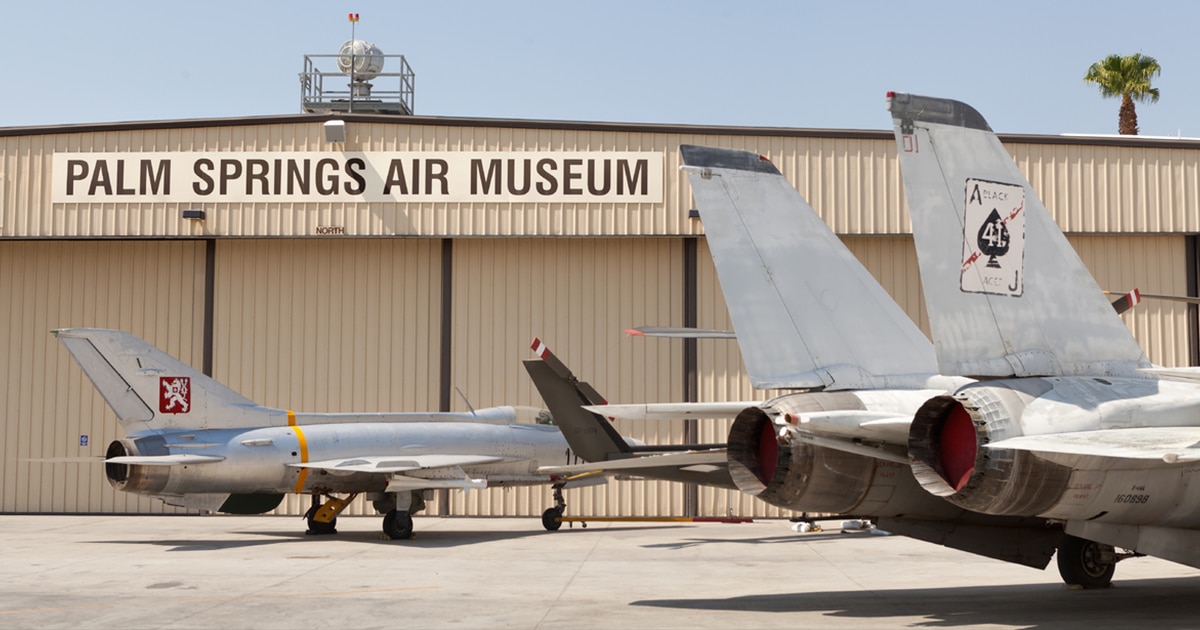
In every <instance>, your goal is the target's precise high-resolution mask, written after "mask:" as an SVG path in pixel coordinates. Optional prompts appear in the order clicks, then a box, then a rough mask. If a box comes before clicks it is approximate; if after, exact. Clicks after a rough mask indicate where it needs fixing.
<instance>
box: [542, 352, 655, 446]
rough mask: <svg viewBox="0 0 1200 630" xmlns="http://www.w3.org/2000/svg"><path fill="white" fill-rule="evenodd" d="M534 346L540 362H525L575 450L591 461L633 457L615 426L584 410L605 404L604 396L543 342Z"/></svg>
mask: <svg viewBox="0 0 1200 630" xmlns="http://www.w3.org/2000/svg"><path fill="white" fill-rule="evenodd" d="M531 347H532V348H533V352H534V354H536V355H537V356H538V359H533V360H529V361H524V362H523V363H524V365H525V370H526V371H527V372H529V378H530V379H532V380H533V385H534V386H535V387H537V390H538V393H539V394H541V396H542V400H543V401H544V402H545V403H546V407H547V408H548V409H549V410H550V413H551V414H552V415H553V416H554V424H556V425H557V426H558V428H559V429H560V430H562V433H563V437H564V438H566V440H567V444H569V445H570V446H571V450H573V451H575V453H576V454H577V455H579V456H580V457H582V458H583V459H584V460H586V461H589V462H600V461H604V460H607V459H612V458H614V457H622V456H628V455H629V454H632V452H633V449H632V448H631V447H630V445H629V443H627V442H626V441H625V439H624V438H622V437H621V434H620V433H617V430H616V429H615V428H613V426H612V423H610V422H609V421H608V420H606V419H604V418H603V417H601V416H599V415H597V414H594V413H592V412H590V411H587V410H586V409H584V408H583V405H603V404H605V403H606V401H605V400H604V397H603V396H601V395H600V393H599V392H597V391H596V390H595V389H594V388H593V387H592V386H591V385H588V384H587V383H585V382H583V381H580V380H579V379H578V378H576V377H575V375H574V374H572V373H571V370H570V369H569V368H567V366H566V365H564V364H563V362H562V361H560V360H559V359H558V357H556V356H554V353H552V352H550V349H549V348H547V347H546V344H544V343H542V342H541V340H540V339H537V338H535V339H534V340H533V344H532V345H531Z"/></svg>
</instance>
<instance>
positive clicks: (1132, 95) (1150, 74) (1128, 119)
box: [1083, 53, 1162, 136]
mask: <svg viewBox="0 0 1200 630" xmlns="http://www.w3.org/2000/svg"><path fill="white" fill-rule="evenodd" d="M1161 73H1162V67H1161V66H1159V65H1158V61H1157V60H1156V59H1154V57H1147V56H1145V55H1142V54H1138V53H1135V54H1132V55H1125V56H1124V57H1122V56H1121V55H1109V56H1107V57H1105V58H1104V59H1101V60H1100V61H1097V62H1096V63H1094V64H1092V67H1090V68H1088V71H1087V74H1085V75H1084V76H1083V80H1084V82H1086V83H1095V84H1096V86H1097V87H1099V88H1100V96H1103V97H1104V98H1113V97H1117V96H1119V97H1121V110H1120V114H1119V117H1118V119H1117V132H1118V133H1120V134H1123V135H1128V136H1136V135H1137V132H1138V124H1137V110H1135V109H1134V107H1133V102H1134V101H1135V100H1136V101H1141V102H1143V103H1145V102H1146V101H1149V102H1151V103H1157V102H1158V88H1156V87H1150V79H1153V78H1154V77H1156V76H1158V75H1159V74H1161Z"/></svg>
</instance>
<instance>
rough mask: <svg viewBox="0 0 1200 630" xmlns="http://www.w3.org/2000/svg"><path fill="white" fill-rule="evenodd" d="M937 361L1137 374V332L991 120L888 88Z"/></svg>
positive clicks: (987, 370)
mask: <svg viewBox="0 0 1200 630" xmlns="http://www.w3.org/2000/svg"><path fill="white" fill-rule="evenodd" d="M888 109H889V111H891V112H892V118H893V123H894V127H895V135H896V144H897V148H898V152H899V155H900V165H901V169H902V172H903V176H904V188H905V192H906V194H907V196H908V205H909V211H910V213H911V215H912V222H913V236H914V239H915V241H916V245H917V258H918V261H919V264H920V267H921V282H922V285H923V288H924V291H925V302H926V305H927V306H928V312H929V323H930V328H931V330H932V333H933V338H934V342H935V346H936V348H937V360H938V365H939V367H940V368H941V372H942V373H943V374H947V375H961V376H1000V377H1004V376H1051V375H1057V376H1063V375H1090V376H1098V375H1114V376H1115V375H1135V374H1136V373H1137V370H1138V369H1139V368H1141V367H1147V366H1149V362H1148V361H1147V360H1146V356H1145V354H1144V353H1143V352H1142V350H1141V348H1140V347H1138V344H1137V342H1136V341H1135V340H1134V338H1133V335H1131V334H1130V332H1129V329H1128V328H1126V326H1125V324H1124V322H1122V321H1121V319H1120V318H1119V317H1118V316H1117V314H1116V312H1115V311H1114V307H1113V306H1112V305H1110V304H1109V302H1108V300H1107V299H1105V297H1104V294H1103V293H1102V292H1101V290H1100V287H1099V286H1098V285H1097V284H1096V281H1095V280H1094V279H1093V278H1092V275H1091V273H1090V272H1089V271H1088V269H1087V267H1086V266H1084V264H1083V262H1082V261H1081V260H1080V259H1079V256H1078V254H1076V252H1075V250H1074V248H1072V247H1071V244H1070V243H1069V242H1068V241H1067V239H1066V237H1065V236H1063V233H1062V231H1061V230H1060V229H1059V227H1058V225H1057V224H1055V222H1054V220H1053V219H1052V218H1051V217H1050V213H1049V212H1048V211H1047V210H1046V208H1045V206H1044V205H1042V202H1041V200H1040V199H1038V196H1037V194H1036V193H1035V192H1034V191H1033V189H1032V187H1031V186H1030V184H1029V182H1028V181H1027V180H1026V178H1025V176H1024V175H1022V174H1021V171H1020V169H1018V168H1017V165H1016V163H1015V162H1014V161H1013V159H1012V156H1011V155H1009V153H1008V151H1006V150H1005V148H1004V146H1003V145H1001V144H1000V140H999V139H998V138H997V137H996V134H995V133H993V132H992V130H991V128H990V127H989V126H988V124H987V121H985V120H984V118H983V116H982V115H980V114H979V112H977V111H976V110H975V109H973V108H971V107H970V106H969V105H966V104H964V103H960V102H958V101H952V100H948V99H939V98H929V97H924V96H916V95H912V94H901V93H889V95H888Z"/></svg>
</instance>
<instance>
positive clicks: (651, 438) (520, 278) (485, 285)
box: [450, 239, 683, 516]
mask: <svg viewBox="0 0 1200 630" xmlns="http://www.w3.org/2000/svg"><path fill="white" fill-rule="evenodd" d="M682 277H683V276H682V245H681V243H680V241H678V240H665V239H610V240H599V239H549V240H546V239H468V240H458V241H455V243H454V295H453V307H452V308H453V323H452V326H453V329H452V331H451V333H452V335H453V339H454V348H453V357H454V358H453V368H452V374H453V376H452V383H451V384H452V385H453V386H454V387H457V388H459V389H461V390H462V392H463V393H464V394H465V395H466V396H467V397H468V398H469V399H470V400H471V403H472V404H473V405H475V406H489V405H504V404H514V403H516V404H526V405H533V406H537V407H542V406H543V403H542V401H541V399H540V398H539V397H538V395H537V392H536V390H535V389H534V388H533V385H532V383H531V382H530V381H529V377H528V376H527V375H526V374H525V371H524V368H523V367H521V363H520V362H521V361H522V360H524V359H526V358H532V352H531V351H530V349H529V342H530V340H531V339H532V338H533V337H535V336H536V337H540V338H541V339H542V340H544V341H545V342H546V343H547V345H549V346H550V348H551V349H552V350H553V351H554V352H555V354H557V355H558V356H559V357H560V358H561V359H562V360H563V361H564V362H565V363H566V364H567V365H568V366H570V367H571V368H572V370H573V371H574V372H575V373H576V374H577V375H578V376H579V377H580V378H582V379H583V380H586V381H588V382H589V383H591V384H592V385H593V386H594V387H595V388H596V389H597V390H598V391H599V392H600V393H601V394H602V395H604V396H605V397H606V398H607V399H608V400H610V401H614V402H617V401H626V402H647V401H649V402H655V401H670V400H679V399H680V396H682V383H683V380H682V379H683V376H682V369H683V368H682V363H681V361H682V358H681V356H680V355H679V353H677V352H674V351H672V349H671V348H670V347H669V346H667V345H666V344H650V343H646V342H645V340H641V339H631V338H629V337H627V336H626V335H625V334H624V332H623V331H624V330H625V329H626V328H629V327H631V326H636V325H639V324H645V323H650V324H656V323H660V322H667V321H672V320H678V319H679V318H680V317H681V315H680V314H681V313H682V290H681V289H680V284H681V282H682ZM454 408H455V409H465V407H464V406H463V403H462V401H461V400H457V399H456V400H455V401H454ZM616 427H617V430H618V431H620V432H621V433H622V434H624V435H628V436H631V437H635V438H638V439H642V440H645V441H647V442H651V443H654V442H666V443H679V442H681V441H682V438H683V436H682V423H632V422H621V421H619V422H617V423H616ZM609 485H610V487H609V488H605V487H603V486H599V487H592V488H581V489H573V490H568V491H567V492H566V501H567V504H568V505H569V506H570V507H569V513H570V514H574V515H580V514H586V515H601V516H602V515H613V514H622V515H639V514H659V513H668V514H680V513H681V510H682V489H681V487H680V486H678V485H674V484H666V483H658V482H646V483H643V482H636V483H632V482H612V483H610V484H609ZM450 501H451V512H452V513H454V514H489V515H500V514H504V515H528V516H533V515H538V514H541V512H542V510H544V509H545V508H547V507H549V506H550V505H551V503H550V490H549V488H548V487H545V486H540V487H534V488H519V489H509V490H504V489H493V490H489V491H486V492H470V493H458V492H455V493H451V495H450Z"/></svg>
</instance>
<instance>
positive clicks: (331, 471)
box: [53, 329, 636, 539]
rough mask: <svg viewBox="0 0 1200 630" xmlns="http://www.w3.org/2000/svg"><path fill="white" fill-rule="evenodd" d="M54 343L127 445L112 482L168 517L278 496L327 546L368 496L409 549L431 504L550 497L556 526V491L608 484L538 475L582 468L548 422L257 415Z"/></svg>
mask: <svg viewBox="0 0 1200 630" xmlns="http://www.w3.org/2000/svg"><path fill="white" fill-rule="evenodd" d="M53 334H54V335H55V336H56V337H57V338H58V340H59V341H60V342H61V343H62V344H63V345H64V346H65V347H66V348H67V350H69V351H70V353H71V355H72V356H73V357H74V358H75V360H76V361H77V362H78V363H79V366H80V367H81V368H83V371H84V373H86V374H87V376H88V378H90V379H91V381H92V383H93V384H94V385H95V386H96V389H97V390H98V391H99V392H100V394H101V395H102V396H103V397H104V400H105V401H106V402H108V404H109V406H110V407H111V408H112V409H113V411H114V412H116V415H117V419H118V421H119V422H120V424H121V426H122V428H123V429H124V430H125V432H126V434H127V435H126V436H125V437H123V438H121V439H118V440H116V441H114V442H112V444H110V445H109V446H108V450H107V453H106V459H105V473H106V475H107V477H108V480H109V482H110V483H111V484H112V485H113V487H115V488H117V489H118V490H123V491H126V492H134V493H137V494H143V495H149V496H153V497H156V498H159V499H161V500H162V501H163V502H165V503H167V504H169V505H176V506H182V507H188V508H195V509H202V510H209V511H219V512H228V513H235V514H260V513H263V512H267V511H270V510H272V509H274V508H275V507H276V506H278V505H279V503H280V502H281V501H282V500H283V496H284V494H287V493H296V494H309V495H312V497H313V507H312V508H311V509H310V510H309V511H308V514H307V515H306V516H307V519H308V528H309V529H308V531H309V533H314V534H328V533H334V532H335V531H336V530H335V525H336V521H337V515H338V514H339V513H340V512H341V511H342V510H343V509H344V508H345V507H346V505H347V504H349V502H350V501H351V500H352V499H353V498H354V497H355V496H357V495H358V494H360V493H367V498H368V499H369V500H371V501H372V503H373V505H374V507H375V509H376V510H377V511H379V512H380V513H382V514H384V517H383V531H384V533H386V534H387V535H388V536H389V537H391V538H393V539H405V538H409V537H410V536H411V535H412V530H413V521H412V514H413V513H416V512H419V511H420V510H422V509H424V506H425V501H424V498H425V491H427V490H431V489H437V488H458V489H464V490H466V489H473V488H488V487H497V486H521V485H541V484H547V485H551V486H552V487H553V488H554V495H555V506H554V507H551V508H549V509H548V510H547V514H548V515H550V516H552V517H554V518H557V517H560V516H561V515H562V510H563V507H564V503H563V499H562V489H563V488H566V487H574V486H580V485H590V484H599V483H604V481H605V479H604V477H603V476H586V477H581V478H572V477H571V476H569V475H566V474H558V473H545V472H539V471H538V469H539V468H540V467H544V466H552V465H559V464H568V463H572V462H574V461H576V459H577V458H576V456H575V455H574V454H573V453H572V450H571V447H570V446H569V445H568V444H567V442H566V440H564V439H563V435H562V433H561V432H560V431H559V429H558V428H557V427H556V426H553V424H552V419H551V417H550V415H549V413H548V412H546V411H544V410H539V409H534V408H531V407H493V408H488V409H479V410H476V411H473V412H470V413H297V412H294V411H291V410H285V409H272V408H269V407H264V406H261V405H258V404H255V403H254V402H253V401H250V400H248V399H246V398H244V397H243V396H241V395H240V394H238V393H236V392H234V391H233V390H231V389H229V388H228V387H225V386H224V385H222V384H221V383H218V382H217V381H215V380H213V379H212V378H209V377H208V376H206V375H204V374H203V373H201V372H199V371H198V370H196V369H194V368H192V367H191V366H189V365H187V364H185V363H183V362H182V361H179V360H178V359H176V358H174V357H172V356H170V355H168V354H167V353H165V352H163V351H162V350H159V349H158V348H155V347H154V346H152V345H150V344H149V343H147V342H145V341H143V340H141V339H139V338H137V337H135V336H134V335H132V334H129V333H127V332H123V331H119V330H101V329H65V330H56V331H53ZM614 439H616V440H621V441H622V442H623V441H624V438H621V437H620V436H616V437H615V438H614ZM631 444H636V442H632V443H631ZM551 520H553V519H551ZM543 522H546V519H545V517H544V518H543ZM547 527H548V528H550V527H549V526H547Z"/></svg>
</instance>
